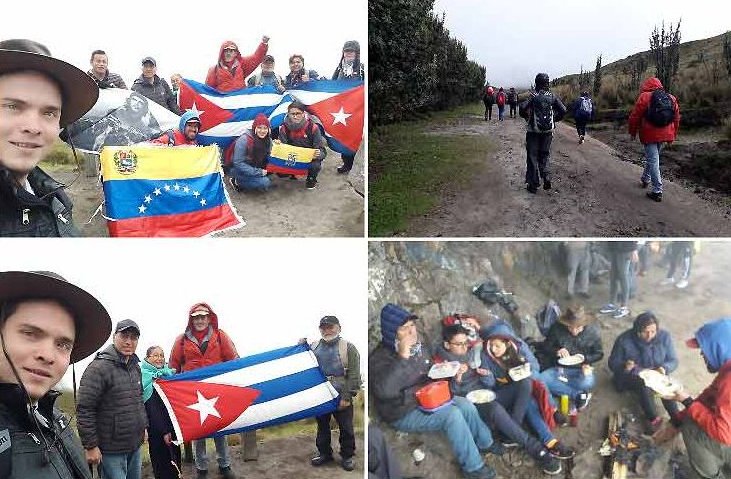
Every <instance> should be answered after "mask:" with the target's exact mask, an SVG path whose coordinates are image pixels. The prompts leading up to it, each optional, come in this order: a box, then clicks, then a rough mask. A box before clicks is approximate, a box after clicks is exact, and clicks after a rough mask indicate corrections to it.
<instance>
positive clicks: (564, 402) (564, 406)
mask: <svg viewBox="0 0 731 479" xmlns="http://www.w3.org/2000/svg"><path fill="white" fill-rule="evenodd" d="M559 408H560V410H561V414H563V415H564V416H568V414H569V396H568V395H567V394H562V395H561V402H560V403H559Z"/></svg>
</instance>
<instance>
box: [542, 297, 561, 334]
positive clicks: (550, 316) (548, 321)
mask: <svg viewBox="0 0 731 479" xmlns="http://www.w3.org/2000/svg"><path fill="white" fill-rule="evenodd" d="M560 317H561V308H559V307H558V303H557V302H556V301H554V300H552V299H549V300H548V302H547V303H546V304H544V305H543V306H542V307H541V309H539V310H538V311H537V312H536V323H537V324H538V330H539V331H540V332H541V334H542V335H543V337H544V338H545V337H546V335H547V334H548V330H549V329H551V326H552V325H553V323H555V322H556V321H558V318H560Z"/></svg>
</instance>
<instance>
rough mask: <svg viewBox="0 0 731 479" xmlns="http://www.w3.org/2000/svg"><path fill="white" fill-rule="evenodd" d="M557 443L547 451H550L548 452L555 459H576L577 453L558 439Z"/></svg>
mask: <svg viewBox="0 0 731 479" xmlns="http://www.w3.org/2000/svg"><path fill="white" fill-rule="evenodd" d="M555 441H556V442H555V443H554V444H553V446H552V447H546V449H548V452H549V453H550V454H551V455H552V456H553V457H557V458H559V459H571V458H572V457H574V455H575V453H574V450H573V449H571V448H570V447H568V446H564V445H563V444H562V443H561V441H559V440H558V439H556V440H555Z"/></svg>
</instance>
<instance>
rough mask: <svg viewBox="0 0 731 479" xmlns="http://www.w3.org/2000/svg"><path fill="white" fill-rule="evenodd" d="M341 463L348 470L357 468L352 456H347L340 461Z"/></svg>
mask: <svg viewBox="0 0 731 479" xmlns="http://www.w3.org/2000/svg"><path fill="white" fill-rule="evenodd" d="M340 465H341V466H342V467H343V469H345V470H346V471H352V470H353V469H355V461H353V458H352V457H345V458H343V460H342V461H340Z"/></svg>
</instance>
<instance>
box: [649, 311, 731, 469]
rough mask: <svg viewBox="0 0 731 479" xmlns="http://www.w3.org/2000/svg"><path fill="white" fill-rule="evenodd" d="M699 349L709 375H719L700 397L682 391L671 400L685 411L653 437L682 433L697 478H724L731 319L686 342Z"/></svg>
mask: <svg viewBox="0 0 731 479" xmlns="http://www.w3.org/2000/svg"><path fill="white" fill-rule="evenodd" d="M685 344H686V345H687V346H688V347H689V348H694V349H700V353H701V357H702V358H703V361H704V362H705V363H706V369H708V372H710V373H717V376H716V378H715V379H714V380H713V382H712V383H711V385H710V386H708V387H707V388H706V389H704V390H703V392H702V393H700V394H699V395H698V397H696V398H693V397H691V396H690V395H689V394H688V393H687V392H686V391H684V390H682V389H681V390H680V391H678V392H677V393H676V394H675V396H674V397H673V398H672V399H674V400H675V401H679V402H681V403H683V405H684V406H685V409H684V410H682V411H680V412H679V413H677V414H676V415H675V416H674V417H673V418H671V421H670V424H668V425H666V426H665V427H664V428H663V429H660V430H659V431H658V432H657V433H655V435H654V436H653V438H654V439H655V441H657V442H660V443H661V442H665V441H668V440H670V439H672V438H674V437H675V436H676V435H677V434H678V432H682V434H683V441H684V442H685V447H686V449H687V450H688V458H689V459H690V466H691V468H692V469H693V472H695V477H698V478H703V479H706V478H707V479H721V478H723V477H728V474H729V473H731V318H721V319H717V320H715V321H711V322H709V323H706V324H704V325H703V326H701V328H700V329H699V330H698V331H696V333H695V336H694V337H692V338H690V339H689V340H687V341H686V342H685Z"/></svg>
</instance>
